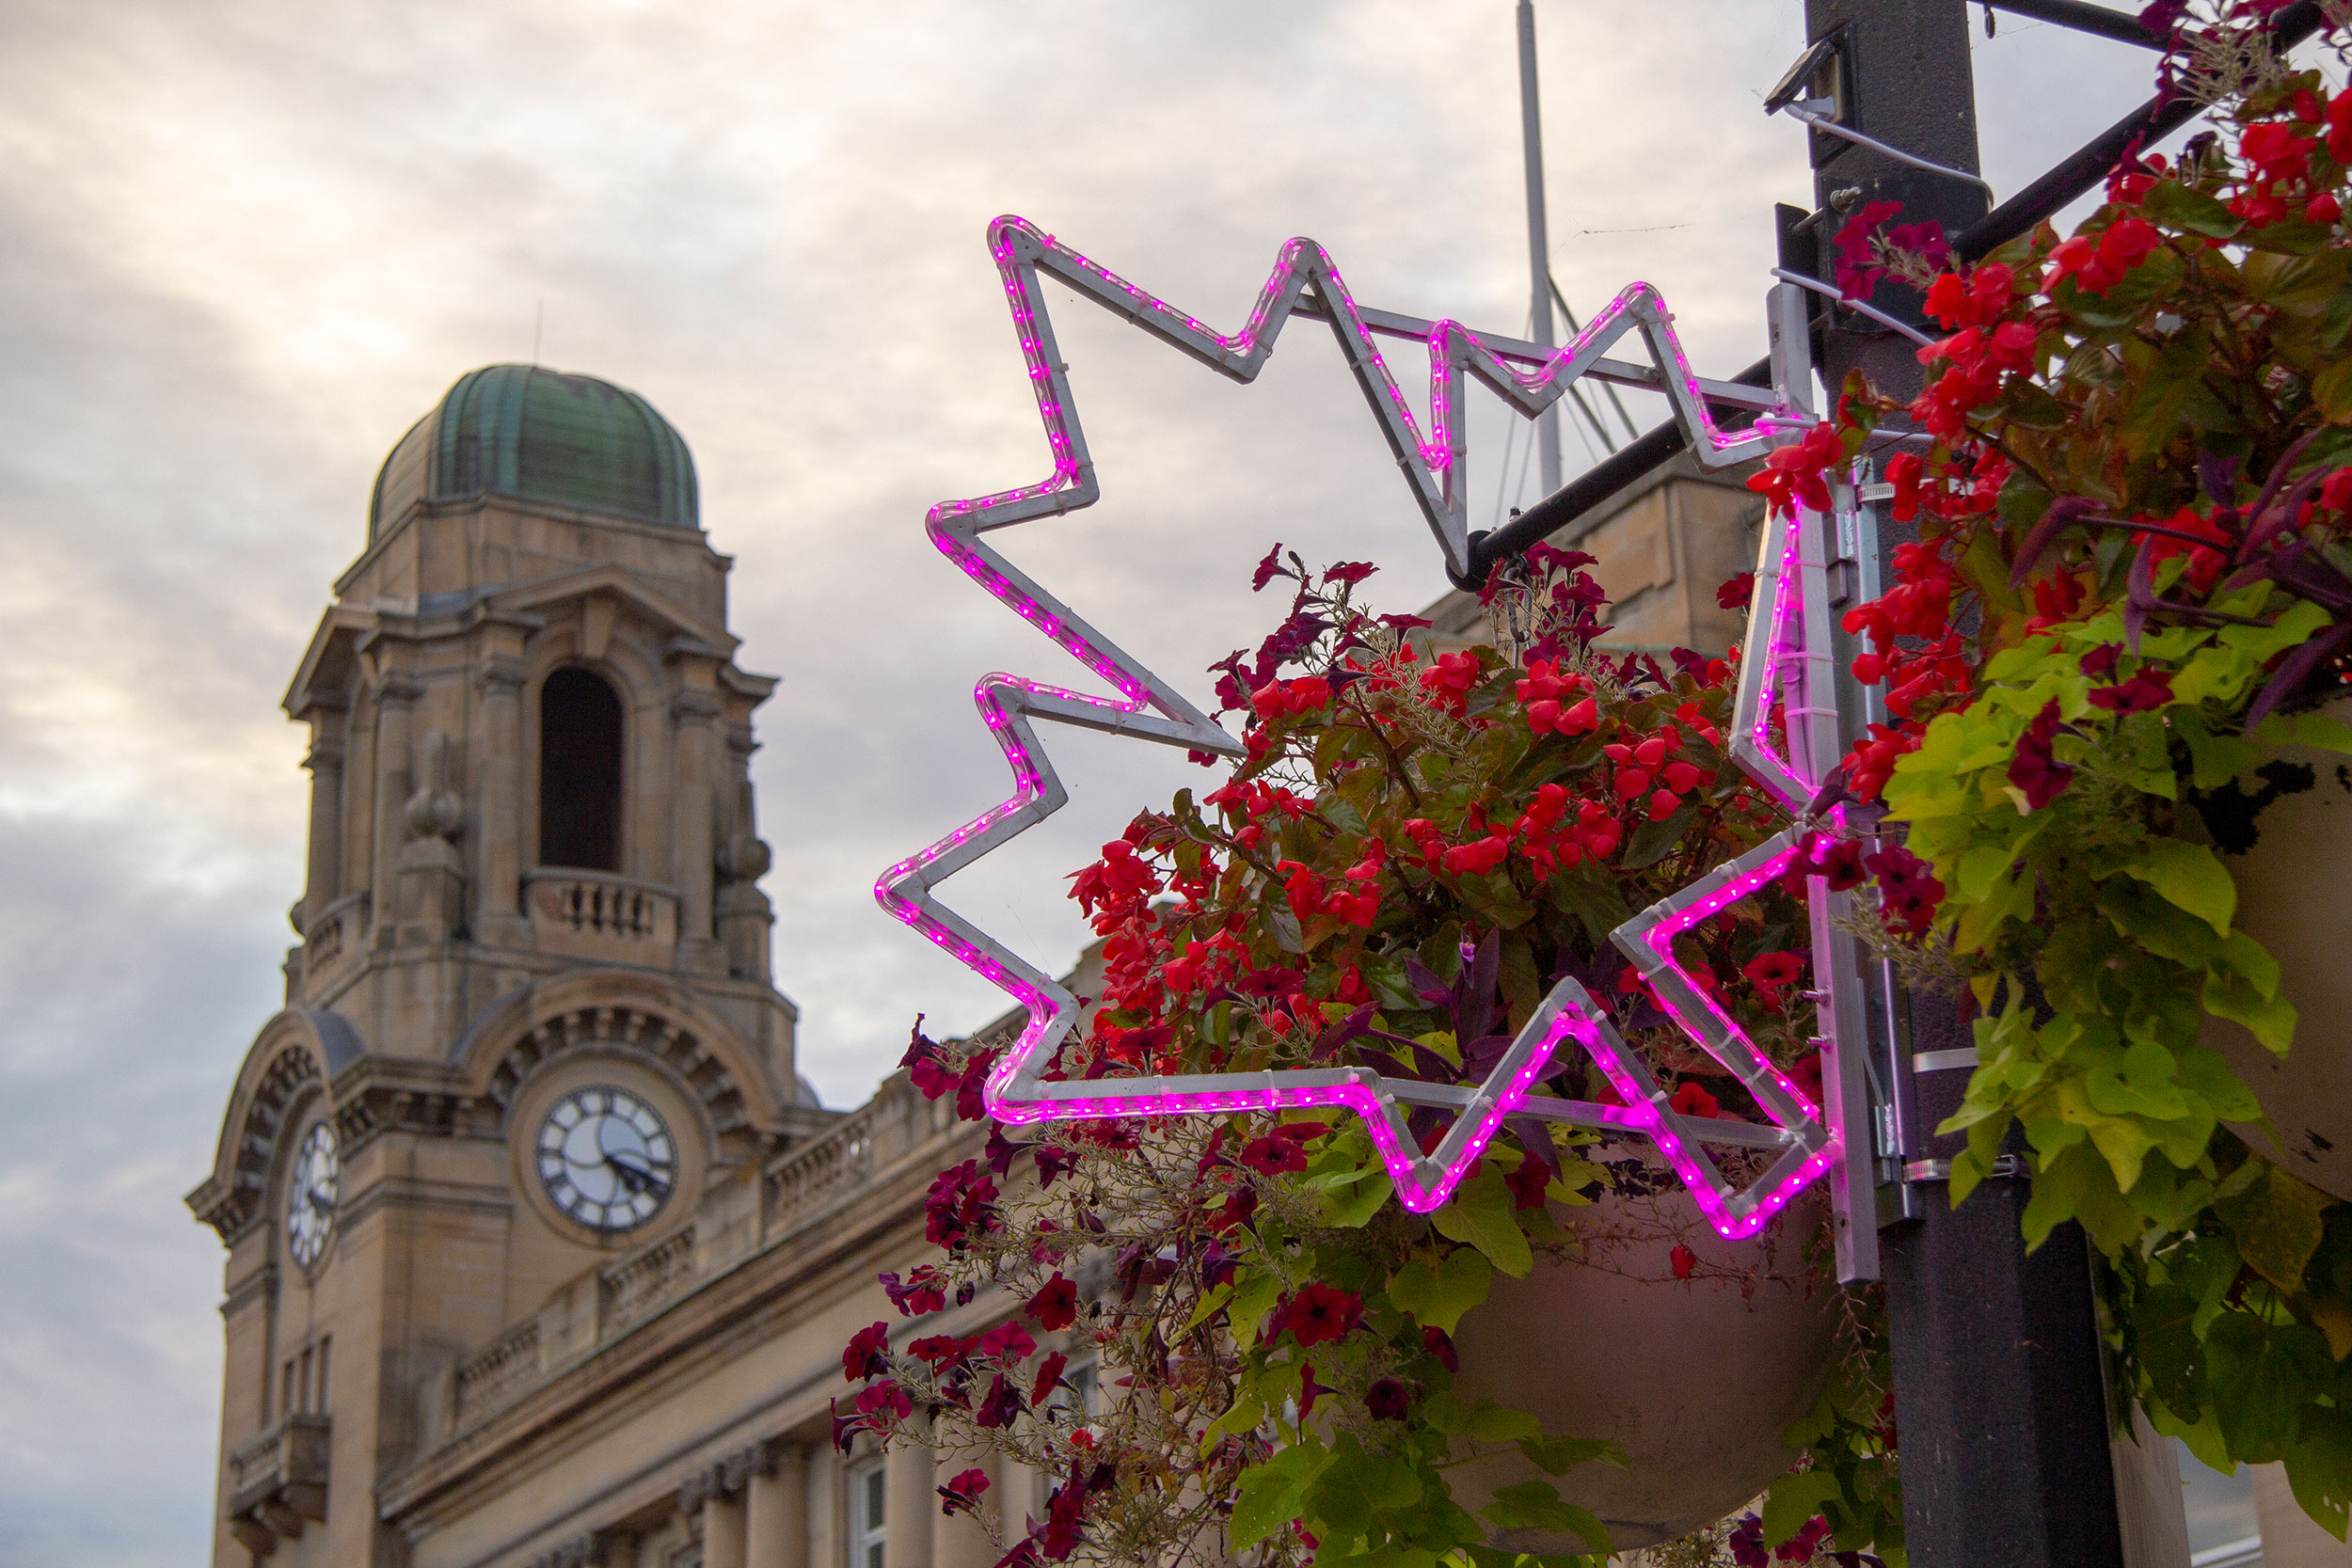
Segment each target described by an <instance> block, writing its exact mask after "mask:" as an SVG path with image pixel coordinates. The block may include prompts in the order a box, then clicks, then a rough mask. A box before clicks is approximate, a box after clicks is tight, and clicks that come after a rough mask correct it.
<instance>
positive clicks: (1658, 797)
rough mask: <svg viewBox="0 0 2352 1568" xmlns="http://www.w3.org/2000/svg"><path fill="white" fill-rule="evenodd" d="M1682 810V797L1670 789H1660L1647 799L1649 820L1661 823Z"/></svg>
mask: <svg viewBox="0 0 2352 1568" xmlns="http://www.w3.org/2000/svg"><path fill="white" fill-rule="evenodd" d="M1681 809H1682V797H1681V796H1679V795H1677V794H1676V793H1675V792H1674V791H1673V790H1671V789H1661V790H1659V791H1657V792H1656V793H1655V794H1653V795H1651V796H1650V798H1649V819H1650V820H1651V821H1652V822H1663V821H1664V820H1666V818H1668V817H1669V816H1673V815H1674V814H1675V813H1676V812H1677V811H1680V810H1681Z"/></svg>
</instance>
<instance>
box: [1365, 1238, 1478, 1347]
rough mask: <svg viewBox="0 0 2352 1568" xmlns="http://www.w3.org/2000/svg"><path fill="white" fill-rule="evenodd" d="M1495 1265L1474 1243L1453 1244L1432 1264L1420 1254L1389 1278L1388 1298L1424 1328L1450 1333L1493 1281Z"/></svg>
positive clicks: (1475, 1304) (1476, 1303)
mask: <svg viewBox="0 0 2352 1568" xmlns="http://www.w3.org/2000/svg"><path fill="white" fill-rule="evenodd" d="M1494 1277H1495V1273H1494V1265H1493V1264H1492V1263H1490V1262H1488V1261H1487V1260H1486V1254H1485V1253H1483V1252H1481V1251H1479V1250H1478V1249H1477V1248H1476V1247H1474V1246H1465V1247H1456V1248H1454V1250H1453V1251H1451V1252H1448V1253H1447V1254H1446V1255H1445V1257H1444V1258H1443V1259H1440V1260H1438V1263H1437V1264H1436V1266H1435V1267H1432V1266H1431V1265H1430V1264H1428V1263H1427V1262H1424V1261H1423V1260H1422V1259H1419V1258H1416V1259H1412V1260H1411V1261H1409V1262H1407V1263H1406V1265H1405V1266H1404V1267H1403V1268H1401V1269H1399V1270H1397V1272H1396V1273H1395V1275H1393V1276H1391V1278H1390V1280H1389V1300H1390V1301H1391V1303H1393V1304H1394V1305H1395V1306H1396V1307H1398V1308H1399V1309H1400V1310H1402V1311H1405V1312H1408V1313H1410V1314H1411V1315H1412V1319H1413V1321H1414V1322H1415V1323H1420V1324H1422V1326H1423V1327H1426V1328H1438V1329H1442V1330H1444V1331H1445V1332H1446V1333H1448V1334H1451V1333H1453V1332H1454V1329H1455V1328H1456V1327H1458V1326H1459V1325H1460V1324H1461V1322H1462V1314H1463V1313H1465V1312H1468V1311H1469V1310H1470V1308H1471V1307H1476V1306H1477V1305H1478V1304H1479V1303H1481V1302H1483V1301H1485V1300H1486V1291H1487V1290H1488V1289H1489V1288H1490V1287H1491V1286H1492V1285H1493V1284H1494Z"/></svg>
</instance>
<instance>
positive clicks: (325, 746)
mask: <svg viewBox="0 0 2352 1568" xmlns="http://www.w3.org/2000/svg"><path fill="white" fill-rule="evenodd" d="M346 754H347V752H346V749H345V747H344V746H343V743H342V738H341V737H340V736H331V735H323V736H319V737H318V738H317V739H315V740H313V741H311V742H310V750H309V751H307V752H303V753H302V766H303V767H304V768H308V769H310V771H311V772H312V773H317V772H321V771H326V772H329V773H340V772H342V770H343V758H344V756H345V755H346Z"/></svg>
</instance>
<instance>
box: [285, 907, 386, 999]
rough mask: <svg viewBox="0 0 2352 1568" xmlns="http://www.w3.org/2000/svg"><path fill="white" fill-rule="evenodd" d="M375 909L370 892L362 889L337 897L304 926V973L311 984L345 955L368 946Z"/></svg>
mask: <svg viewBox="0 0 2352 1568" xmlns="http://www.w3.org/2000/svg"><path fill="white" fill-rule="evenodd" d="M372 913H373V907H372V905H371V903H370V901H369V897H368V895H367V894H366V892H364V891H362V892H359V893H354V894H350V895H346V896H344V897H342V898H338V899H336V900H335V901H334V902H333V903H331V904H329V905H327V906H326V908H325V909H323V910H321V911H319V913H318V918H317V919H315V920H312V921H310V923H309V925H308V926H307V927H304V929H303V933H302V974H303V978H304V980H305V981H306V982H307V983H308V984H310V985H316V984H318V982H319V981H320V980H321V979H323V978H324V977H326V975H327V974H330V973H331V972H333V971H334V970H335V969H337V968H338V967H339V966H341V965H342V963H343V961H344V960H345V959H346V958H356V957H358V954H359V953H361V952H362V951H364V950H365V949H366V947H367V944H368V927H369V916H370V915H371V914H372Z"/></svg>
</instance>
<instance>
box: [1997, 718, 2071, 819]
mask: <svg viewBox="0 0 2352 1568" xmlns="http://www.w3.org/2000/svg"><path fill="white" fill-rule="evenodd" d="M2058 723H2059V718H2058V699H2057V698H2055V697H2053V698H2051V699H2050V700H2049V702H2047V703H2045V704H2043V705H2042V711H2041V712H2040V713H2039V714H2037V715H2035V717H2034V721H2033V722H2032V723H2030V724H2028V725H2026V733H2025V734H2024V735H2022V736H2018V738H2017V755H2016V756H2014V757H2013V758H2011V759H2010V765H2009V782H2010V783H2011V784H2015V785H2016V786H2017V787H2018V788H2019V789H2021V790H2023V791H2024V792H2025V796H2026V810H2027V811H2040V810H2041V809H2042V807H2044V806H2046V805H2048V804H2049V803H2050V802H2051V801H2052V800H2057V799H2058V791H2060V790H2062V789H2064V788H2065V787H2066V785H2067V783H2068V781H2070V780H2072V779H2073V778H2074V768H2070V767H2068V766H2067V765H2066V764H2065V763H2062V762H2060V761H2058V755H2057V752H2055V751H2053V750H2052V747H2053V744H2054V742H2055V741H2056V740H2057V738H2058Z"/></svg>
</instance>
